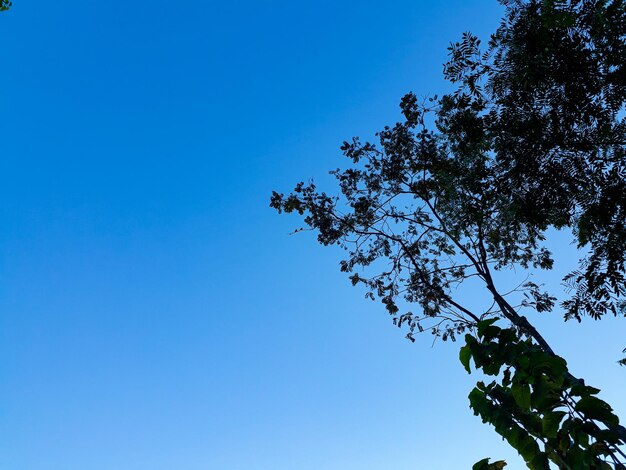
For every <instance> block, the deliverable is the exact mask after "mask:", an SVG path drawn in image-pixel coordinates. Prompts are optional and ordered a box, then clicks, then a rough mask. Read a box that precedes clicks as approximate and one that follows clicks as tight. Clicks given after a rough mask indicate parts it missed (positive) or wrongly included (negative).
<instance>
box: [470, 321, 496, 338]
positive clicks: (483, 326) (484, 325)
mask: <svg viewBox="0 0 626 470" xmlns="http://www.w3.org/2000/svg"><path fill="white" fill-rule="evenodd" d="M497 321H498V319H497V318H490V319H488V320H482V321H479V322H478V324H477V325H476V326H477V329H478V336H479V337H481V338H482V337H483V336H484V335H485V332H486V331H487V329H488V327H490V326H491V325H493V324H494V323H495V322H497ZM494 328H497V327H494ZM498 332H500V328H497V332H496V334H497V333H498ZM493 337H494V336H492V338H493Z"/></svg>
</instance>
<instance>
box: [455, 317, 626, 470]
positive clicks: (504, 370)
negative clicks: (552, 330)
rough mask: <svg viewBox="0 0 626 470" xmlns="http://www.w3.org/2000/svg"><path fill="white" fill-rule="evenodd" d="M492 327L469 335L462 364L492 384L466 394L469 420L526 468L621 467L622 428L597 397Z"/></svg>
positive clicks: (490, 323) (556, 361)
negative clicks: (491, 431) (491, 432)
mask: <svg viewBox="0 0 626 470" xmlns="http://www.w3.org/2000/svg"><path fill="white" fill-rule="evenodd" d="M494 323H495V320H494V319H491V320H485V321H482V322H480V323H479V324H478V327H477V335H476V337H474V336H472V335H469V334H468V335H466V337H465V340H466V344H465V346H463V347H462V348H461V351H460V355H459V357H460V360H461V362H462V363H463V366H464V367H465V368H466V370H467V371H468V372H469V371H470V370H471V369H470V365H471V361H472V360H473V362H474V364H475V366H476V368H478V369H481V370H482V371H483V372H484V373H485V374H486V375H488V376H494V377H496V380H494V381H492V382H491V383H488V384H485V383H484V382H479V383H478V385H477V386H476V387H475V388H474V389H473V390H472V391H471V393H470V395H469V398H470V406H471V408H472V409H473V410H474V413H475V414H476V415H478V416H480V417H481V418H482V420H483V422H485V423H490V424H491V425H493V426H494V428H495V430H496V431H497V432H498V433H499V434H500V435H501V436H502V437H503V438H504V439H506V440H507V442H508V443H509V444H510V445H511V446H512V447H514V448H515V449H516V450H517V451H518V452H519V453H520V455H521V456H522V457H523V458H524V460H525V462H526V464H527V466H528V468H530V469H538V470H543V469H548V468H549V462H553V463H554V464H556V465H557V466H558V467H559V468H563V469H581V470H582V469H590V468H596V469H602V468H608V469H611V468H626V467H625V466H624V465H625V462H626V455H625V454H624V453H623V451H622V450H621V448H620V446H623V445H624V444H626V442H624V440H623V432H624V428H623V427H621V426H620V424H619V419H618V417H617V416H616V415H615V414H614V413H613V410H612V409H611V407H610V406H609V405H608V404H607V403H605V402H604V401H602V400H601V399H599V398H598V397H597V396H596V395H597V394H598V392H599V390H598V389H596V388H593V387H590V386H588V385H586V384H585V383H584V381H583V380H580V379H575V378H574V377H573V376H571V374H569V372H568V369H567V364H566V362H565V360H564V359H562V358H560V357H558V356H555V355H550V354H547V353H546V352H545V351H543V350H542V349H541V348H540V347H538V346H537V345H536V344H535V343H534V342H533V341H532V340H530V339H523V338H521V337H519V335H518V334H517V332H516V331H515V330H513V329H511V328H500V327H498V326H497V325H495V324H494Z"/></svg>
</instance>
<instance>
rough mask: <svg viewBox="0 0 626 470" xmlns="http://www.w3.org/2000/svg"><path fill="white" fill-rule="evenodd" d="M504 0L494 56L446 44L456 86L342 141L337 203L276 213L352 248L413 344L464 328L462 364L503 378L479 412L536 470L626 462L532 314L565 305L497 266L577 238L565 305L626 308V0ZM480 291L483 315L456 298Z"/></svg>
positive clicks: (610, 422) (481, 392)
mask: <svg viewBox="0 0 626 470" xmlns="http://www.w3.org/2000/svg"><path fill="white" fill-rule="evenodd" d="M502 3H503V4H504V6H505V7H506V8H505V16H504V18H503V20H502V22H501V24H500V27H499V28H498V30H497V31H496V33H495V34H493V35H492V37H491V39H490V41H489V42H488V44H487V46H486V47H485V48H484V49H483V48H482V46H481V41H480V40H479V39H478V38H477V37H475V36H473V35H472V34H470V33H466V34H464V35H463V37H462V39H461V41H459V42H457V43H454V44H452V45H451V46H450V50H449V52H450V59H449V61H448V63H446V64H445V66H444V76H445V78H446V79H448V80H449V81H451V82H452V83H453V84H455V85H456V88H455V91H454V92H452V93H449V94H446V95H443V96H442V97H431V98H429V99H425V100H419V99H418V98H417V96H416V95H415V94H414V93H408V94H407V95H405V96H404V97H403V98H402V100H401V103H400V107H401V111H402V114H403V118H404V119H403V120H402V121H401V122H398V123H396V124H395V125H393V126H387V127H385V128H384V129H383V130H382V131H380V132H379V133H378V134H377V138H378V142H377V143H376V144H374V143H370V142H362V141H361V140H360V139H358V138H353V139H351V140H350V141H346V142H344V144H343V146H342V151H343V153H344V155H345V156H346V157H348V159H349V160H350V162H351V166H350V167H349V168H347V169H344V170H334V171H332V172H331V173H332V174H333V175H334V176H335V177H336V179H337V182H338V185H339V189H340V195H329V194H327V193H326V192H323V191H319V190H318V189H317V187H316V185H315V184H314V183H313V182H309V183H306V184H305V183H299V184H298V185H297V186H296V188H295V190H294V192H293V193H291V194H288V195H284V194H282V193H278V192H274V194H273V195H272V198H271V206H272V207H274V208H275V209H277V210H278V211H279V212H283V211H284V212H287V213H290V212H296V213H298V214H300V215H302V216H304V222H305V224H306V226H307V228H309V229H312V230H315V231H316V232H317V233H318V241H319V242H320V243H321V244H323V245H339V246H341V247H342V248H344V249H345V250H346V257H345V259H344V260H343V261H342V262H341V270H342V271H344V272H346V273H348V275H349V277H350V280H351V281H352V284H353V285H363V286H365V287H366V289H367V296H368V297H370V298H371V299H376V298H378V299H380V301H382V303H383V304H384V305H385V307H386V309H387V311H388V312H389V314H390V315H392V317H393V321H394V323H395V324H397V325H398V326H401V327H402V326H405V327H406V328H407V336H408V338H409V339H413V337H414V335H415V334H416V333H418V332H423V331H426V330H429V331H431V332H432V333H433V334H434V335H435V336H436V337H441V338H442V339H443V340H447V339H451V340H453V341H454V340H456V339H457V337H458V336H459V335H460V334H462V333H467V334H466V335H465V346H464V347H463V348H462V349H461V355H460V359H461V361H462V362H463V365H464V366H465V367H466V369H467V370H468V371H470V370H471V369H470V360H473V361H474V364H475V365H476V367H478V368H481V369H482V370H483V372H484V373H485V374H486V375H492V376H494V377H495V379H494V381H493V382H492V383H490V384H484V383H482V382H480V383H479V384H478V385H477V387H476V388H475V389H474V390H473V391H472V393H471V394H470V403H471V406H472V408H473V409H474V411H475V413H476V414H478V415H480V416H481V417H482V419H483V420H484V421H485V422H489V423H491V424H492V425H493V426H494V428H495V429H496V431H497V432H498V433H500V434H501V435H502V436H503V437H504V438H505V439H507V441H508V442H509V443H511V445H513V446H514V447H515V448H516V449H517V450H518V451H519V452H520V454H521V455H522V457H523V458H524V460H525V461H526V463H527V465H528V466H529V468H548V465H549V464H548V461H551V462H553V463H554V464H556V465H557V466H559V468H624V467H623V465H624V462H625V461H626V456H625V455H624V453H623V450H621V447H622V446H623V445H624V444H626V429H624V428H623V427H622V426H621V425H620V424H619V420H618V419H617V417H616V416H615V415H614V414H613V413H612V411H611V408H610V406H609V405H608V404H606V403H604V402H602V401H601V400H599V399H598V398H597V397H596V396H595V395H596V394H597V389H594V388H593V387H589V386H587V385H586V384H585V383H584V381H583V380H582V379H578V378H575V377H573V376H572V375H571V374H570V373H569V371H568V369H567V365H566V362H565V361H564V360H563V359H562V358H560V357H559V356H557V355H556V354H555V352H554V351H553V350H552V348H551V346H550V345H549V344H548V343H547V341H546V340H545V339H544V338H543V337H542V336H541V334H540V333H539V332H538V331H537V329H536V328H535V327H534V326H533V325H532V324H531V322H529V320H528V319H527V318H526V316H525V313H526V312H533V311H535V312H547V311H552V310H554V309H555V308H557V305H556V298H555V297H554V296H553V295H551V294H550V293H548V292H545V291H544V290H543V289H542V288H541V286H539V285H537V284H535V283H534V282H528V281H523V282H521V283H520V285H519V286H517V287H516V288H515V289H513V290H512V291H511V292H507V293H505V292H502V291H501V289H502V286H501V285H500V284H498V272H499V271H502V270H504V269H507V268H513V267H515V268H517V269H522V270H528V269H544V270H546V269H551V268H552V266H553V259H552V254H551V253H550V252H549V251H548V250H547V249H546V248H545V247H544V246H543V241H544V240H545V237H546V233H547V230H548V229H549V228H550V227H556V228H569V229H571V230H572V233H573V236H574V237H575V239H576V240H577V242H578V245H579V248H580V249H581V250H584V255H583V256H582V257H581V260H580V265H579V268H578V269H577V270H575V271H574V272H572V273H570V274H569V275H568V276H566V278H565V279H564V283H565V284H566V286H567V287H568V288H569V289H570V292H571V296H570V298H568V299H567V300H565V301H564V302H562V303H561V304H560V305H558V308H559V309H560V310H561V311H562V313H563V315H564V317H565V318H566V319H570V318H575V319H577V320H579V321H580V320H581V319H582V317H583V316H590V317H592V318H595V319H599V318H601V317H602V316H603V315H605V314H607V313H608V314H613V315H623V314H624V313H625V310H626V303H625V301H624V294H626V284H625V277H624V276H625V269H626V225H625V216H626V212H625V211H626V158H625V150H626V121H625V120H624V100H625V97H626V68H625V67H626V42H625V39H626V11H625V8H626V7H625V5H624V3H623V2H622V1H620V0H614V1H591V0H580V1H555V0H553V1H548V0H544V1H539V0H532V1H524V0H507V1H502ZM468 283H469V284H471V285H472V286H473V287H474V286H478V285H480V286H482V288H483V289H484V294H485V295H484V297H483V298H484V305H482V306H480V307H476V306H475V305H474V306H470V305H467V304H466V303H465V302H464V298H463V297H462V295H459V292H460V291H459V290H458V289H457V288H458V287H459V286H461V285H467V284H468ZM414 306H418V308H419V311H417V312H415V308H414ZM499 319H500V321H504V322H506V323H508V325H505V327H501V326H498V325H496V324H494V322H496V321H498V320H499ZM476 465H477V466H478V467H477V468H501V466H500V467H498V465H502V464H501V463H495V464H489V463H488V461H487V460H485V461H481V462H479V463H477V464H476ZM481 465H482V466H483V467H481ZM489 465H491V466H492V467H484V466H489ZM494 465H495V466H494ZM611 465H612V466H613V467H611ZM606 466H608V467H606Z"/></svg>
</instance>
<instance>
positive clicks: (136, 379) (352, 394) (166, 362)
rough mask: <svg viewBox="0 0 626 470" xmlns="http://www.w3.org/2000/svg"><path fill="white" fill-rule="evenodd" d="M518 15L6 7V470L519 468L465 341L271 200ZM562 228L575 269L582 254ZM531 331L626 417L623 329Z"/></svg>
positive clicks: (2, 18) (155, 4)
mask: <svg viewBox="0 0 626 470" xmlns="http://www.w3.org/2000/svg"><path fill="white" fill-rule="evenodd" d="M499 13H500V11H499V8H498V6H497V4H496V2H495V1H486V0H485V1H474V0H472V1H467V0H465V1H461V0H453V1H448V2H424V1H412V2H409V1H400V0H391V1H387V2H385V3H384V4H383V2H368V1H365V2H346V1H334V2H330V1H316V2H313V1H304V2H286V1H284V2H279V1H268V2H256V3H254V2H245V1H243V2H233V3H228V4H225V3H223V2H219V3H217V2H213V1H206V2H200V1H189V0H186V1H185V0H183V1H180V2H165V1H151V2H147V1H136V2H126V3H114V2H108V3H106V2H104V3H103V2H89V1H75V0H68V1H66V2H37V1H35V2H22V1H19V0H14V6H13V9H12V10H11V11H10V12H8V13H3V14H1V15H0V37H1V44H2V69H1V70H2V73H1V74H0V116H1V122H2V127H3V132H2V141H1V143H0V149H1V152H2V158H1V159H0V165H1V170H0V197H1V200H2V204H1V205H0V221H1V223H0V278H1V280H2V281H1V282H0V455H2V460H1V461H0V468H2V469H5V468H6V469H11V470H84V469H90V470H105V469H107V470H121V469H123V470H126V469H128V470H136V469H146V470H159V469H164V470H165V469H189V470H196V469H198V470H199V469H216V470H217V469H224V470H239V469H241V470H244V469H245V470H283V469H284V470H288V469H301V470H309V469H311V470H313V469H316V470H317V469H319V470H339V469H341V470H350V469H359V470H369V469H381V468H385V469H390V470H396V469H397V470H404V469H407V470H408V469H415V468H429V469H430V468H432V469H452V468H469V467H470V465H471V464H472V463H473V462H475V461H476V460H478V459H480V458H483V457H486V456H492V457H497V458H507V459H508V460H509V462H510V466H509V467H508V468H511V469H516V468H522V466H521V465H520V462H519V460H518V459H517V458H516V457H515V455H514V454H513V453H512V452H511V451H510V450H509V449H508V447H507V446H506V445H505V444H503V443H502V442H501V441H500V439H499V438H498V437H497V436H496V435H495V433H493V431H492V430H491V429H489V428H488V427H487V426H485V425H483V424H481V423H480V421H479V419H478V418H476V417H474V416H472V414H471V412H470V410H469V408H468V403H467V398H466V397H467V393H468V392H469V390H470V389H471V385H472V377H469V376H467V374H466V373H465V372H464V371H463V369H462V366H461V365H460V364H459V363H458V360H457V359H456V357H457V351H458V345H447V344H437V345H435V347H434V348H433V347H431V338H430V337H424V338H419V339H418V341H417V343H416V344H411V343H409V342H408V341H405V340H403V334H402V333H401V332H400V331H399V330H398V329H396V328H394V327H393V326H392V324H391V322H390V320H389V318H388V317H387V316H386V314H385V313H384V310H383V309H382V307H380V306H379V305H377V304H374V303H371V302H367V301H365V300H364V299H363V292H362V291H360V290H358V289H355V288H351V287H350V285H349V282H348V281H347V280H346V279H345V278H344V276H343V275H341V273H339V272H338V269H337V261H338V259H339V258H338V256H339V253H337V251H336V250H333V249H324V248H322V247H319V246H317V244H316V243H315V241H314V237H313V236H312V235H311V234H300V235H297V236H290V235H289V233H290V232H291V231H292V230H293V229H294V228H295V227H297V226H298V221H297V219H296V218H288V217H284V216H283V217H279V216H277V215H276V214H275V213H274V212H273V211H272V210H270V209H269V208H268V198H269V194H270V193H271V191H272V190H273V189H279V190H283V191H287V190H289V189H290V188H291V186H292V185H293V184H294V183H295V182H297V181H298V180H300V179H306V178H308V177H315V178H316V180H318V181H320V183H321V184H324V183H325V182H329V179H328V176H327V170H328V169H331V168H335V167H337V166H340V165H342V164H343V161H342V159H341V157H340V152H339V151H338V147H339V145H340V144H341V142H342V141H343V140H344V139H346V138H349V137H351V136H353V135H363V136H368V135H371V134H372V133H373V132H374V131H376V130H377V129H378V128H380V127H382V126H383V125H384V124H388V123H393V122H395V120H396V119H398V102H399V99H400V97H401V96H402V95H403V94H404V93H406V92H407V91H410V90H413V91H415V92H416V93H418V94H424V95H425V94H434V93H437V92H440V91H441V90H442V89H443V87H444V86H445V85H444V83H443V80H442V78H441V69H442V67H441V64H442V62H443V61H444V60H445V54H446V46H447V44H448V43H449V42H450V41H451V40H454V39H456V38H457V37H459V36H460V34H461V32H463V31H465V30H472V31H473V32H475V33H478V34H481V35H483V36H484V35H485V34H486V33H488V32H490V31H491V30H492V29H493V28H494V27H495V25H496V24H497V19H498V16H499ZM329 187H330V186H329ZM562 239H563V237H561V238H560V239H559V241H558V242H557V244H556V245H555V246H556V247H557V251H558V254H559V255H560V258H561V259H562V260H563V263H562V265H559V266H561V267H560V269H561V271H563V270H564V269H566V268H565V267H562V266H568V263H569V265H571V262H572V261H573V260H574V257H575V253H574V252H573V250H572V249H571V247H567V245H566V244H564V243H562ZM556 274H558V273H555V274H554V275H550V276H549V277H547V278H546V279H547V280H551V281H552V282H556V280H558V276H557V275H556ZM534 320H535V321H537V322H538V323H539V324H540V325H541V327H542V328H543V329H544V331H545V332H546V336H548V338H549V340H550V341H552V342H553V343H554V345H555V346H556V349H557V350H558V351H559V352H562V353H563V355H564V356H565V357H566V358H567V359H568V361H569V362H570V364H571V366H572V368H573V370H574V372H575V373H576V374H578V375H582V376H584V377H587V378H588V379H589V383H591V384H593V385H598V386H600V387H601V388H603V395H602V396H603V397H604V398H605V399H607V401H609V402H610V403H611V404H612V405H613V406H614V407H615V408H616V409H617V411H618V412H619V413H621V415H622V416H625V415H626V414H625V413H624V412H625V411H626V399H625V398H624V397H623V396H622V393H620V391H622V392H623V390H624V389H626V371H625V370H624V369H623V368H622V369H620V368H619V367H618V366H617V365H616V364H615V361H616V360H617V359H618V358H619V357H620V356H619V353H620V350H621V348H622V347H624V346H625V345H626V344H624V341H623V338H624V336H625V335H624V323H619V322H616V321H610V320H607V321H605V322H602V323H601V324H594V323H591V322H589V321H587V322H586V323H585V324H584V325H583V326H582V327H581V326H579V325H576V324H567V325H563V324H562V323H561V321H560V318H559V316H558V315H554V316H553V317H551V318H539V319H534ZM598 363H600V364H602V366H600V367H599V366H598V365H597V364H598Z"/></svg>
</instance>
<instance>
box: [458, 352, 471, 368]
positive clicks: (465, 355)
mask: <svg viewBox="0 0 626 470" xmlns="http://www.w3.org/2000/svg"><path fill="white" fill-rule="evenodd" d="M471 358H472V351H471V350H470V348H469V346H463V347H462V348H461V350H460V351H459V359H460V360H461V364H463V367H465V370H466V371H467V373H468V374H470V373H471V372H472V369H470V359H471Z"/></svg>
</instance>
